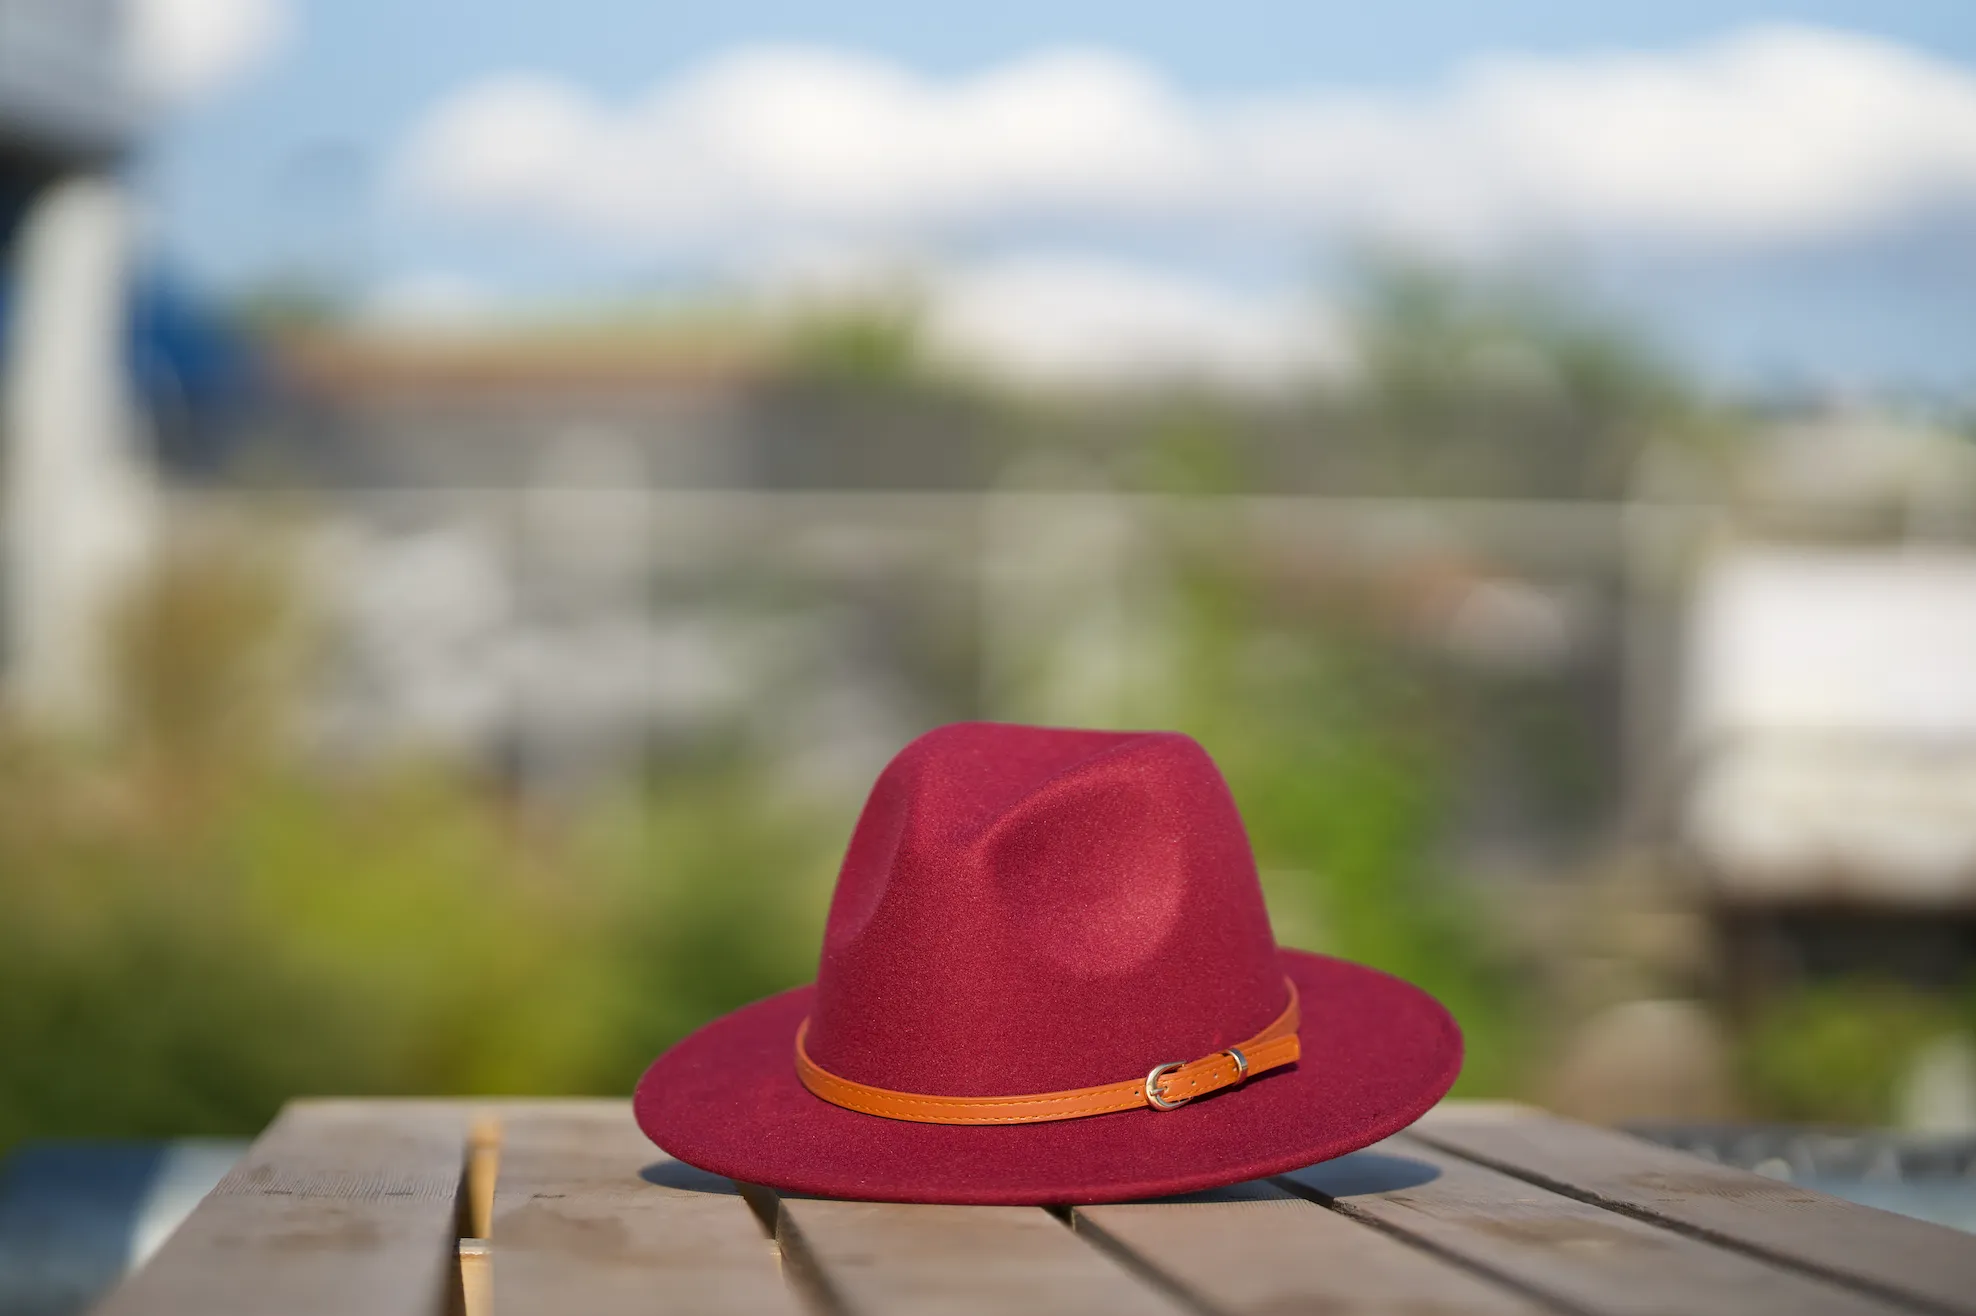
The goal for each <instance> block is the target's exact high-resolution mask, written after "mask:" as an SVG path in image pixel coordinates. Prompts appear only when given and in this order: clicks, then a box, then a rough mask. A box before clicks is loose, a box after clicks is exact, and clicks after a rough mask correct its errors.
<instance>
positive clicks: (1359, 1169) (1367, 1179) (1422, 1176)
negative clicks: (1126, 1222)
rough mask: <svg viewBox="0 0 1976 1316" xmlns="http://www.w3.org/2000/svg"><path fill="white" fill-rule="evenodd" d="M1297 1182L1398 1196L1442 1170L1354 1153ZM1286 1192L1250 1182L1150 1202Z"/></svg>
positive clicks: (1335, 1191) (1325, 1189) (1336, 1191)
mask: <svg viewBox="0 0 1976 1316" xmlns="http://www.w3.org/2000/svg"><path fill="white" fill-rule="evenodd" d="M1290 1173H1292V1174H1294V1175H1296V1176H1297V1182H1298V1183H1299V1184H1300V1185H1302V1186H1304V1187H1306V1188H1314V1189H1316V1190H1317V1191H1318V1192H1320V1193H1322V1194H1324V1195H1325V1196H1326V1197H1363V1196H1366V1195H1367V1194H1371V1193H1396V1192H1399V1191H1400V1190H1401V1189H1404V1188H1417V1187H1419V1186H1420V1185H1421V1184H1424V1183H1429V1182H1432V1181H1433V1180H1435V1179H1438V1178H1440V1176H1441V1171H1440V1170H1439V1169H1438V1168H1436V1167H1435V1166H1432V1165H1429V1164H1428V1163H1427V1162H1425V1161H1416V1160H1414V1159H1412V1158H1411V1157H1407V1156H1392V1155H1389V1154H1387V1153H1385V1152H1370V1151H1362V1152H1352V1153H1351V1154H1350V1155H1348V1156H1340V1157H1339V1158H1338V1159H1336V1160H1333V1161H1320V1162H1319V1163H1318V1164H1316V1165H1311V1166H1306V1167H1304V1168H1302V1169H1299V1170H1293V1171H1290ZM1282 1195H1283V1190H1282V1189H1281V1188H1279V1187H1277V1186H1276V1184H1275V1183H1274V1182H1273V1181H1271V1180H1269V1179H1251V1180H1249V1181H1248V1182H1247V1183H1237V1184H1230V1185H1228V1186H1227V1187H1226V1188H1210V1189H1207V1190H1205V1191H1203V1192H1198V1193H1181V1194H1179V1195H1177V1196H1174V1197H1152V1198H1146V1199H1144V1200H1146V1201H1151V1202H1257V1201H1265V1200H1268V1199H1271V1198H1277V1197H1281V1196H1282Z"/></svg>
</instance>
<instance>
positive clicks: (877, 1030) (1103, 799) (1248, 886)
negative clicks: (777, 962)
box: [807, 723, 1284, 1096]
mask: <svg viewBox="0 0 1976 1316" xmlns="http://www.w3.org/2000/svg"><path fill="white" fill-rule="evenodd" d="M1283 1005H1284V986H1283V970H1282V968H1281V966H1280V964H1279V962H1278V959H1277V954H1276V942H1275V938H1274V936H1273V935H1272V934H1271V932H1270V927H1269V916H1268V913H1267V912H1266V910H1265V909H1264V906H1263V899H1262V890H1261V887H1260V886H1259V884H1258V883H1257V881H1256V869H1255V860H1254V857H1253V856H1252V854H1251V853H1250V850H1249V843H1248V838H1247V836H1246V834H1245V833H1244V831H1243V828H1242V822H1241V818H1240V816H1239V815H1238V814H1237V812H1236V809H1235V802H1234V799H1233V798H1232V797H1231V796H1230V795H1229V792H1228V787H1227V785H1226V783H1224V782H1223V780H1222V778H1221V774H1220V772H1219V771H1218V770H1217V769H1216V768H1215V766H1214V763H1213V761H1212V760H1211V759H1209V758H1208V756H1207V753H1206V752H1205V751H1204V750H1202V749H1201V747H1200V746H1199V745H1197V744H1196V743H1195V742H1194V741H1193V740H1191V739H1190V738H1188V737H1186V736H1184V735H1179V734H1177V733H1170V732H1097V731H1066V730H1057V729H1049V728H1041V727H1025V726H1012V725H1002V724H995V723H961V724H957V725H954V726H947V727H941V728H939V729H937V730H935V731H931V732H928V733H927V734H926V735H924V736H921V737H920V738H919V739H918V740H915V741H914V742H913V743H912V744H910V745H908V746H906V748H905V749H903V750H901V751H900V753H899V754H898V756H897V757H896V758H894V759H893V760H892V762H891V763H890V764H889V765H888V766H887V767H886V769H885V771H884V772H883V773H882V774H880V776H879V779H878V782H877V784H876V785H875V786H874V787H873V788H872V792H871V797H870V799H869V800H868V801H867V802H866V804H865V808H864V812H863V813H862V814H861V815H860V817H859V819H858V824H857V828H856V830H855V831H854V832H853V834H852V837H851V843H850V846H849V849H848V850H847V852H846V854H845V858H844V866H843V869H842V871H841V873H840V875H839V877H838V882H837V892H836V895H835V897H834V898H833V900H832V902H831V908H830V918H829V923H828V925H827V927H826V930H825V933H824V946H823V958H822V963H821V964H820V966H819V969H818V975H817V996H816V1003H815V1010H814V1014H813V1016H812V1019H811V1024H810V1031H809V1035H808V1041H807V1045H808V1048H809V1051H810V1054H811V1056H812V1057H813V1058H814V1059H815V1060H816V1062H817V1063H818V1064H819V1065H821V1066H823V1067H824V1068H825V1069H827V1070H830V1071H831V1072H833V1073H835V1074H838V1075H840V1076H842V1077H844V1078H849V1079H853V1080H855V1081H857V1082H861V1083H868V1084H872V1085H875V1086H878V1087H885V1088H892V1089H896V1090H899V1091H906V1092H921V1093H928V1094H934V1095H942V1096H1006V1095H1015V1094H1021V1093H1029V1092H1051V1091H1060V1090H1063V1089H1068V1088H1078V1087H1087V1086H1092V1085H1095V1084H1099V1083H1113V1082H1117V1081H1119V1080H1121V1079H1128V1078H1134V1077H1137V1076H1139V1075H1141V1074H1143V1073H1144V1072H1145V1071H1146V1070H1147V1069H1148V1068H1149V1067H1151V1066H1152V1065H1155V1064H1160V1063H1164V1062H1167V1061H1181V1060H1192V1059H1195V1058H1197V1057H1199V1056H1202V1055H1206V1054H1209V1053H1211V1052H1213V1051H1215V1050H1217V1049H1219V1048H1221V1047H1225V1046H1228V1045H1231V1044H1233V1043H1235V1042H1237V1041H1239V1040H1241V1039H1242V1038H1244V1037H1247V1036H1249V1035H1251V1034H1252V1033H1254V1032H1256V1031H1257V1030H1259V1029H1260V1028H1262V1027H1263V1026H1264V1025H1265V1024H1267V1023H1268V1022H1269V1021H1270V1020H1271V1019H1273V1018H1274V1017H1275V1016H1276V1014H1277V1013H1278V1012H1279V1011H1280V1010H1281V1009H1282V1008H1283Z"/></svg>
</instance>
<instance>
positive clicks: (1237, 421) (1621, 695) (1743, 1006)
mask: <svg viewBox="0 0 1976 1316" xmlns="http://www.w3.org/2000/svg"><path fill="white" fill-rule="evenodd" d="M1794 8H1795V9H1796V10H1797V11H1798V12H1797V15H1796V19H1795V20H1794V21H1793V22H1790V23H1781V22H1779V21H1777V18H1776V12H1777V11H1776V7H1775V6H1769V5H1757V4H1753V3H1752V4H1742V3H1711V4H1703V3H1699V2H1697V3H1688V2H1687V0H1675V2H1671V3H1670V2H1667V0H1663V2H1662V3H1657V4H1654V5H1650V6H1649V5H1605V6H1581V5H1566V4H1557V3H1552V2H1551V0H1511V2H1508V3H1502V4H1497V5H1490V6H1472V5H1463V4H1458V3H1454V2H1453V0H1448V2H1447V3H1442V2H1440V0H1389V3H1387V4H1383V5H1380V6H1377V7H1375V9H1373V10H1363V9H1360V10H1354V11H1353V12H1350V13H1343V12H1331V11H1330V10H1328V9H1327V8H1326V7H1320V6H1309V5H1303V6H1297V5H1274V4H1262V3H1252V2H1249V0H1231V2H1230V3H1224V4H1218V5H1214V6H1205V7H1203V6H1191V7H1173V8H1172V9H1171V11H1167V12H1163V11H1161V10H1160V9H1158V8H1157V7H1152V8H1149V7H1147V6H1144V5H1138V4H1124V3H1116V2H1115V0H1052V3H1048V4H1043V3H1032V2H1031V0H1007V2H1006V3H1002V4H999V5H996V6H993V7H992V9H991V10H987V11H974V12H970V13H968V14H965V15H962V14H958V13H956V12H954V11H952V10H938V9H928V8H926V7H924V6H910V5H905V4H892V3H873V4H869V5H865V6H861V7H845V6H832V7H830V8H829V10H828V12H826V11H824V10H822V9H817V10H808V9H805V8H803V7H800V6H796V5H792V4H788V3H783V2H781V0H732V2H731V3H728V4H726V5H723V6H719V7H718V8H717V11H716V10H715V9H711V8H704V7H703V9H702V10H701V11H699V12H687V11H683V10H680V9H679V8H678V7H672V6H664V7H662V6H649V5H640V4H633V3H630V2H629V0H563V2H562V3H559V4H555V5H508V6H486V5H476V4H470V3H468V2H467V0H425V2H423V3H414V4H406V3H395V4H387V3H384V0H338V2H337V3H335V4H331V3H329V2H328V0H0V254H3V255H4V266H0V268H3V269H4V272H3V273H0V343H3V344H4V349H0V361H4V366H0V386H3V390H0V398H3V399H4V404H3V406H0V656H3V661H0V676H3V677H4V715H0V1153H4V1151H5V1150H6V1149H7V1148H8V1147H10V1146H11V1145H13V1144H16V1143H18V1142H20V1141H21V1140H25V1139H39V1138H47V1137H51V1136H56V1135H88V1136H148V1137H163V1136H182V1135H245V1134H250V1133H252V1132H253V1131H254V1130H256V1129H257V1128H258V1127H260V1125H261V1124H263V1123H264V1122H265V1121H266V1120H267V1119H268V1118H269V1117H270V1115H271V1114H272V1113H273V1112H274V1111H275V1109H276V1108H277V1106H278V1105H279V1104H280V1103H281V1102H282V1101H283V1100H284V1099H285V1098H287V1097H289V1096H291V1095H294V1094H298V1093H339V1094H362V1093H425V1094H446V1093H507V1092H517V1093H544V1094H547V1093H565V1092H595V1093H626V1092H628V1091H629V1090H630V1088H631V1086H632V1084H633V1082H634V1081H635V1079H636V1077H637V1075H638V1074H639V1072H640V1070H641V1069H642V1067H643V1066H644V1064H645V1063H646V1062H647V1061H648V1060H649V1059H650V1058H651V1057H652V1056H653V1055H654V1054H655V1053H657V1052H658V1051H659V1050H660V1049H662V1048H663V1047H665V1046H666V1045H667V1044H668V1043H670V1042H671V1041H673V1040H674V1039H676V1038H678V1037H679V1036H681V1035H682V1034H683V1033H685V1032H687V1031H688V1030H690V1029H692V1028H694V1027H696V1026H697V1025H699V1024H700V1023H702V1022H704V1021H706V1020H707V1019H709V1018H711V1017H712V1016H714V1015H715V1014H717V1013H719V1012H722V1011H725V1010H727V1009H730V1008H732V1007H734V1006H736V1005H738V1004H741V1003H743V1002H745V1001H748V1000H751V999H753V998H755V997H758V996H760V995H763V994H766V993H769V992H773V991H776V990H778V989H781V988H784V987H787V986H791V985H794V984H797V983H800V982H803V981H806V980H807V979H808V978H809V976H810V975H811V973H812V972H813V969H814V965H815V958H816V947H817V940H818V936H819V930H820V927H821V920H822V915H823V910H824V907H825V904H826V902H827V900H828V897H829V892H830V887H831V883H832V881H833V878H834V874H835V866H836V863H837V861H838V859H839V857H840V855H841V851H842V847H843V845H844V843H845V840H846V838H847V837H848V835H849V832H850V828H851V825H852V822H853V820H854V818H855V815H856V811H857V809H858V807H859V805H860V803H861V802H862V799H863V795H864V792H865V791H866V789H867V788H868V786H869V784H870V782H871V779H872V777H873V776H874V774H875V773H876V772H877V770H878V769H879V768H880V767H881V766H882V765H883V763H884V762H885V760H886V759H887V758H888V757H889V756H890V755H891V754H892V753H893V752H894V751H896V750H897V749H898V748H899V747H900V746H901V745H902V744H903V743H904V742H905V741H906V740H908V739H909V738H911V737H912V736H914V735H915V734H917V733H918V732H920V731H922V730H924V729H926V728H928V727H931V726H933V725H936V724H938V723H941V722H946V721H951V720H955V719H962V718H995V719H1009V720H1023V721H1042V722H1053V723H1068V724H1078V725H1092V726H1122V727H1170V728H1177V729H1180V730H1184V731H1186V732H1188V733H1190V734H1192V735H1193V736H1195V737H1196V738H1197V739H1199V740H1200V741H1201V743H1202V744H1203V745H1205V746H1206V747H1207V749H1208V750H1209V752H1210V753H1212V754H1213V755H1214V757H1215V758H1216V759H1217V760H1218V761H1219V763H1220V764H1221V766H1222V768H1223V770H1224V771H1225V773H1226V774H1227V776H1228V779H1229V781H1230V783H1231V785H1232V787H1233V789H1234V792H1235V795H1236V798H1237V800H1238V802H1239V803H1240V805H1241V807H1242V810H1243V812H1244V815H1245V817H1246V819H1247V821H1248V825H1249V828H1250V831H1251V835H1252V837H1253V841H1254V845H1255V849H1256V853H1257V858H1258V861H1259V863H1260V865H1261V868H1262V872H1263V878H1264V882H1265V886H1266V889H1267V892H1268V895H1269V898H1270V901H1271V908H1272V914H1273V917H1274V919H1275V922H1276V926H1277V929H1278V932H1279V934H1280V937H1281V939H1282V940H1283V941H1284V942H1285V943H1286V944H1291V945H1297V946H1304V947H1309V948H1313V949H1318V950H1323V951H1328V952H1334V953H1337V954H1341V955H1346V956H1350V957H1353V958H1357V959H1361V960H1364V961H1367V962H1369V963H1372V964H1375V965H1379V966H1381V967H1384V968H1387V969H1391V970H1393V971H1395V972H1397V973H1400V974H1403V975H1405V976H1407V977H1409V978H1412V979H1414V980H1415V981H1417V982H1420V983H1421V984H1423V985H1424V986H1426V987H1428V988H1429V989H1431V990H1432V991H1434V992H1435V993H1437V994H1438V995H1439V996H1440V997H1441V998H1442V999H1443V1000H1444V1001H1446V1002H1447V1003H1448V1005H1449V1006H1450V1007H1451V1008H1452V1009H1453V1011H1454V1012H1455V1013H1456V1015H1457V1016H1458V1017H1459V1018H1460V1020H1461V1022H1462V1025H1463V1027H1464V1028H1465V1029H1466V1031H1467V1034H1468V1037H1469V1043H1470V1048H1469V1061H1468V1068H1467V1071H1466V1073H1465V1074H1464V1076H1463V1078H1462V1082H1461V1085H1460V1087H1459V1088H1458V1089H1457V1092H1458V1093H1459V1094H1462V1095H1468V1096H1504V1097H1517V1098H1523V1099H1529V1100H1534V1101H1537V1102H1541V1103H1543V1104H1545V1105H1548V1106H1551V1107H1553V1108H1555V1109H1558V1110H1561V1111H1564V1112H1567V1113H1572V1114H1577V1115H1582V1116H1585V1117H1588V1118H1592V1119H1598V1120H1607V1121H1660V1122H1686V1123H1709V1122H1714V1121H1724V1120H1731V1119H1742V1120H1783V1121H1809V1122H1822V1123H1837V1124H1846V1125H1885V1126H1900V1127H1903V1128H1907V1129H1910V1130H1916V1131H1921V1132H1927V1133H1931V1134H1941V1135H1950V1134H1968V1133H1971V1132H1972V1131H1976V1040H1973V1039H1976V546H1972V543H1973V541H1976V241H1972V236H1971V235H1972V233H1976V227H1973V226H1972V225H1973V224H1976V14H1972V13H1971V11H1969V10H1968V9H1967V8H1966V7H1964V6H1961V5H1959V4H1954V3H1936V2H1932V0H1901V2H1894V0H1877V2H1876V3H1870V4H1869V3H1865V0H1857V2H1854V0H1822V2H1819V3H1811V2H1807V3H1802V4H1799V5H1797V6H1795V7H1794Z"/></svg>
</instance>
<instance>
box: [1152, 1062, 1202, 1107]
mask: <svg viewBox="0 0 1976 1316" xmlns="http://www.w3.org/2000/svg"><path fill="white" fill-rule="evenodd" d="M1186 1063H1187V1062H1186V1061H1185V1060H1175V1061H1171V1062H1169V1063H1167V1064H1164V1065H1154V1066H1153V1072H1152V1073H1150V1074H1148V1075H1146V1100H1147V1101H1148V1102H1150V1103H1151V1104H1152V1107H1153V1109H1154V1110H1179V1109H1180V1108H1181V1107H1182V1106H1184V1105H1186V1104H1187V1103H1188V1102H1190V1101H1192V1100H1193V1098H1192V1097H1182V1098H1180V1100H1178V1101H1168V1100H1167V1099H1166V1098H1165V1097H1162V1096H1161V1095H1160V1076H1161V1075H1162V1074H1171V1073H1172V1072H1173V1071H1174V1070H1176V1069H1179V1068H1180V1067H1181V1066H1182V1065H1184V1064H1186Z"/></svg>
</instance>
